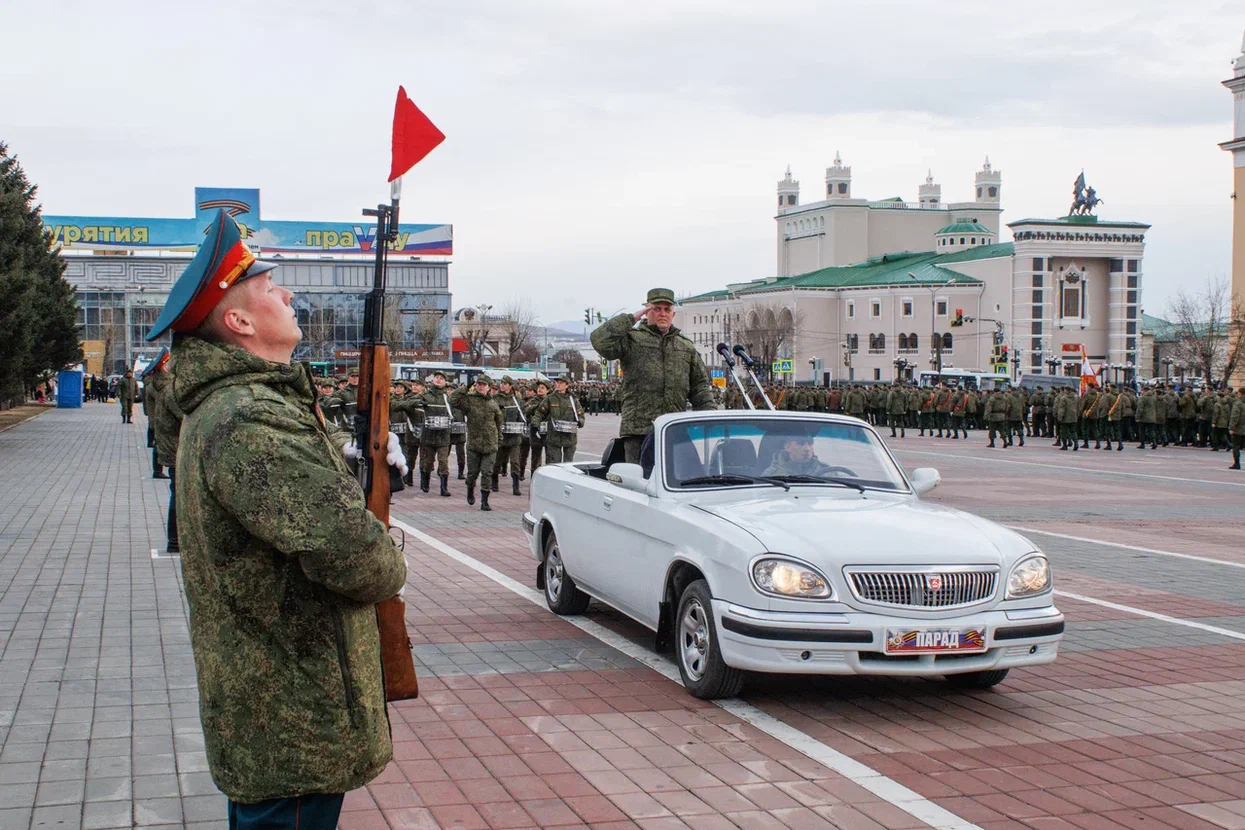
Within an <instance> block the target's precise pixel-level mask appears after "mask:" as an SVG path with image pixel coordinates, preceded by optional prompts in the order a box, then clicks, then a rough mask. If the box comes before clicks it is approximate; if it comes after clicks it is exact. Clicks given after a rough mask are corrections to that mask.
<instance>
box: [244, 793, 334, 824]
mask: <svg viewBox="0 0 1245 830" xmlns="http://www.w3.org/2000/svg"><path fill="white" fill-rule="evenodd" d="M344 797H345V796H344V795H343V794H341V793H337V794H333V795H323V794H316V795H300V796H298V797H296V798H272V799H269V800H267V801H257V802H255V803H254V804H239V803H237V802H236V801H230V802H229V806H228V811H229V830H282V828H289V830H334V829H335V828H336V827H337V819H338V817H339V816H340V815H341V811H342V799H343V798H344Z"/></svg>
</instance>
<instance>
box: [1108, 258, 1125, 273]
mask: <svg viewBox="0 0 1245 830" xmlns="http://www.w3.org/2000/svg"><path fill="white" fill-rule="evenodd" d="M1108 267H1109V268H1110V269H1111V271H1112V272H1113V273H1116V274H1122V273H1124V260H1122V259H1113V260H1111V263H1110V265H1109V266H1108Z"/></svg>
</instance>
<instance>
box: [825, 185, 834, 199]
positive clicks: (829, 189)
mask: <svg viewBox="0 0 1245 830" xmlns="http://www.w3.org/2000/svg"><path fill="white" fill-rule="evenodd" d="M826 195H827V196H833V195H834V185H832V184H827V185H826Z"/></svg>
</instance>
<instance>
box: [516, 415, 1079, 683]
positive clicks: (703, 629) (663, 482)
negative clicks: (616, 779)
mask: <svg viewBox="0 0 1245 830" xmlns="http://www.w3.org/2000/svg"><path fill="white" fill-rule="evenodd" d="M621 459H622V442H621V441H613V442H611V445H610V447H609V448H607V450H606V453H605V457H604V458H603V459H602V463H600V464H584V463H575V464H555V465H549V466H545V467H541V468H540V470H539V471H537V473H536V474H535V475H534V476H533V478H532V497H531V508H530V510H529V512H528V513H526V514H524V516H523V525H524V529H525V530H526V532H527V533H528V535H529V536H530V538H531V549H532V554H533V556H535V557H536V560H537V561H538V562H539V563H540V564H539V567H538V569H537V575H536V582H537V586H538V587H540V588H543V589H544V592H545V598H546V600H547V601H548V603H549V607H550V608H551V609H552V610H553V611H554V612H556V613H558V614H563V615H568V614H579V613H583V611H584V610H585V609H586V608H587V607H588V603H589V601H590V599H597V600H599V601H601V602H604V603H606V604H608V605H610V606H613V607H614V608H617V609H618V610H619V611H621V612H622V613H624V614H626V615H627V616H629V617H632V618H634V619H635V620H637V621H638V622H640V623H642V624H643V625H645V626H647V627H649V628H651V629H653V630H654V631H655V632H656V634H657V638H656V645H657V648H658V649H666V648H670V647H673V650H674V653H675V659H676V661H677V662H678V665H679V671H680V672H681V674H682V677H683V682H684V685H686V686H687V688H688V690H689V691H690V692H691V693H692V694H693V695H695V696H697V697H702V698H716V697H729V696H733V695H735V694H737V693H738V692H739V689H740V687H741V685H742V683H743V678H744V673H745V672H746V671H759V672H788V673H804V674H877V675H890V676H919V677H926V676H945V677H946V679H947V680H948V681H950V682H952V683H954V684H956V685H959V686H963V687H968V688H978V689H982V688H987V687H990V686H993V685H995V684H997V683H999V682H1000V681H1002V680H1003V678H1004V677H1005V676H1006V675H1007V672H1008V669H1010V668H1012V667H1013V666H1031V665H1036V664H1040V663H1048V662H1050V661H1052V660H1054V659H1055V654H1056V651H1057V650H1058V648H1059V641H1060V639H1061V638H1062V635H1063V630H1064V618H1063V615H1062V614H1061V613H1060V612H1059V611H1058V609H1056V608H1055V606H1054V604H1053V599H1052V593H1053V592H1052V579H1051V570H1050V565H1049V563H1048V562H1047V560H1046V557H1045V556H1043V555H1042V553H1041V551H1039V550H1038V549H1037V548H1036V547H1035V546H1034V545H1033V543H1032V542H1030V541H1029V540H1028V539H1026V538H1024V537H1023V536H1021V535H1019V534H1017V533H1013V532H1012V531H1010V530H1007V529H1006V528H1003V527H1000V526H999V525H997V524H994V523H993V522H990V521H987V520H985V519H982V518H979V517H977V516H973V515H971V514H969V513H964V512H961V511H959V510H953V509H950V508H946V507H941V506H937V505H931V504H927V503H924V502H922V501H921V500H920V498H919V496H920V494H921V493H924V492H927V491H928V490H930V489H932V488H933V487H934V486H935V485H937V484H938V481H939V477H938V473H937V471H936V470H932V469H918V470H914V471H913V472H912V474H911V475H905V473H904V471H903V469H902V468H901V467H900V466H899V464H898V463H897V462H896V461H895V459H894V458H893V457H892V456H891V453H890V451H889V450H888V449H887V447H886V445H885V443H883V441H882V439H881V438H880V437H878V435H877V433H876V432H875V431H874V430H873V428H872V427H870V426H869V425H868V424H866V423H864V422H863V421H860V420H857V419H855V418H850V417H843V416H837V415H823V414H813V413H803V412H772V411H729V412H684V413H678V414H674V415H663V416H662V417H661V418H659V419H658V420H657V422H656V424H655V428H654V431H653V440H652V441H650V442H648V444H647V445H646V447H645V457H644V459H643V462H644V463H643V464H625V463H619V462H620V461H621Z"/></svg>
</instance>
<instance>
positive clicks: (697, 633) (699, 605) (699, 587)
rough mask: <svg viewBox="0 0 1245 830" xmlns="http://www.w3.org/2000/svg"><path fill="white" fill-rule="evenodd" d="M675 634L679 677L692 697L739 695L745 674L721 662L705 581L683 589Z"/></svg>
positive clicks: (711, 602)
mask: <svg viewBox="0 0 1245 830" xmlns="http://www.w3.org/2000/svg"><path fill="white" fill-rule="evenodd" d="M674 634H675V642H674V650H675V658H676V660H677V661H678V664H679V674H680V676H682V678H683V685H684V686H686V687H687V690H688V691H689V692H691V693H692V696H693V697H698V698H700V699H702V700H714V699H716V698H722V697H735V695H737V694H739V690H740V689H741V688H742V687H743V684H744V673H743V672H742V671H740V670H739V669H732V668H731V667H730V666H728V665H726V663H725V662H724V661H723V660H722V649H721V648H720V646H719V643H718V630H717V626H716V625H715V624H714V622H713V599H712V597H711V596H710V595H709V583H708V582H706V581H705V580H703V579H697V580H696V581H695V582H692V583H691V584H689V585H688V586H687V587H686V588H684V589H683V596H682V597H680V599H679V609H678V612H677V613H676V614H675V624H674Z"/></svg>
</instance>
